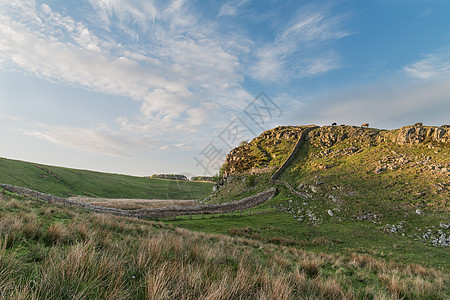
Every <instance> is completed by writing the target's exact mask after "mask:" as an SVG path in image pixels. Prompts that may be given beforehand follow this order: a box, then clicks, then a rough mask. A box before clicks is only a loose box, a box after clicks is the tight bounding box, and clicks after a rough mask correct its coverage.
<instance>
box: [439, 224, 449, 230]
mask: <svg viewBox="0 0 450 300" xmlns="http://www.w3.org/2000/svg"><path fill="white" fill-rule="evenodd" d="M439 227H441V228H442V229H448V228H449V227H450V223H449V224H445V223H440V224H439Z"/></svg>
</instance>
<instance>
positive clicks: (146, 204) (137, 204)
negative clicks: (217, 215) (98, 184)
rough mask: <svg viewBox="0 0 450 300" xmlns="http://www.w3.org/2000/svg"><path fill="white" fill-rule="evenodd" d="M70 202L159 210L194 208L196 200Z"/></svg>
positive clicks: (91, 199) (105, 199)
mask: <svg viewBox="0 0 450 300" xmlns="http://www.w3.org/2000/svg"><path fill="white" fill-rule="evenodd" d="M69 199H70V200H76V201H79V202H86V203H90V204H93V205H98V206H104V207H113V208H120V209H130V210H131V209H141V208H157V207H169V206H194V205H195V202H194V200H176V199H112V198H91V197H82V196H76V197H70V198H69Z"/></svg>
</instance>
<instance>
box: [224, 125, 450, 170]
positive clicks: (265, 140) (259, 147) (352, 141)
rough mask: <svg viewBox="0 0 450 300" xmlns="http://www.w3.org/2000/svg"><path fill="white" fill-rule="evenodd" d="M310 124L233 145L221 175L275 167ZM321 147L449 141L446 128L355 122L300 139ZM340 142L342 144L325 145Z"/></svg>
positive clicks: (351, 149)
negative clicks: (378, 126) (383, 127)
mask: <svg viewBox="0 0 450 300" xmlns="http://www.w3.org/2000/svg"><path fill="white" fill-rule="evenodd" d="M311 126H313V125H310V126H280V127H277V128H274V129H271V130H267V131H264V132H263V133H261V134H260V135H259V136H258V137H256V138H254V139H253V140H252V141H251V142H250V143H245V144H243V145H241V146H239V147H236V148H234V149H233V150H231V151H230V153H229V154H228V155H227V157H226V161H225V164H226V165H225V175H229V174H246V173H247V174H248V173H262V172H270V171H272V170H273V169H275V168H277V167H279V166H280V165H281V164H282V163H283V161H284V160H286V158H287V156H288V154H289V153H290V152H291V150H292V148H293V147H294V145H295V143H296V142H297V140H298V138H299V137H300V135H301V133H302V132H303V131H304V130H306V129H308V128H310V127H311ZM304 142H305V143H308V144H309V145H310V146H311V147H314V148H318V149H322V150H321V151H322V152H326V153H322V152H321V153H322V154H323V155H327V154H330V153H331V154H333V155H337V156H339V155H347V154H353V153H355V152H358V151H359V150H361V149H366V148H370V147H374V146H377V145H380V144H383V143H386V144H389V143H393V144H397V145H419V144H436V145H441V146H444V147H447V146H449V145H450V128H448V127H434V126H405V127H402V128H399V129H393V130H379V129H374V128H362V127H356V126H324V127H319V128H317V129H313V130H311V131H310V132H309V133H308V134H307V136H306V139H305V141H304ZM341 142H344V143H345V144H346V147H345V148H342V149H329V148H331V147H333V146H334V145H336V144H338V143H341Z"/></svg>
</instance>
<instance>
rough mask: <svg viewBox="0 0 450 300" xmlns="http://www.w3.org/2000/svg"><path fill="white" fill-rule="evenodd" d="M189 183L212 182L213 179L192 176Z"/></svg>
mask: <svg viewBox="0 0 450 300" xmlns="http://www.w3.org/2000/svg"><path fill="white" fill-rule="evenodd" d="M191 181H211V182H212V181H214V178H213V177H211V176H193V177H191Z"/></svg>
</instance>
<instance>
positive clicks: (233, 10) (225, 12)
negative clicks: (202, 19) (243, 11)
mask: <svg viewBox="0 0 450 300" xmlns="http://www.w3.org/2000/svg"><path fill="white" fill-rule="evenodd" d="M249 2H250V0H233V1H229V2H227V3H225V4H223V5H222V6H221V7H220V10H219V14H218V15H217V17H218V18H220V17H222V16H236V15H237V14H238V12H239V9H240V8H241V7H242V6H244V5H245V4H247V3H249Z"/></svg>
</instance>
